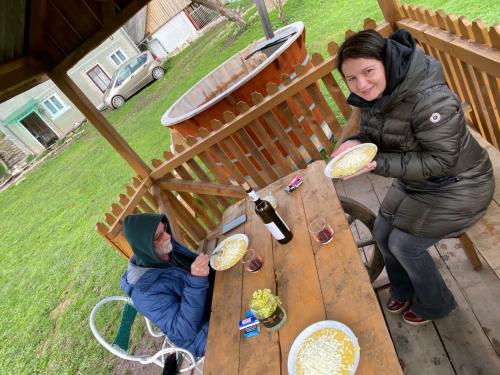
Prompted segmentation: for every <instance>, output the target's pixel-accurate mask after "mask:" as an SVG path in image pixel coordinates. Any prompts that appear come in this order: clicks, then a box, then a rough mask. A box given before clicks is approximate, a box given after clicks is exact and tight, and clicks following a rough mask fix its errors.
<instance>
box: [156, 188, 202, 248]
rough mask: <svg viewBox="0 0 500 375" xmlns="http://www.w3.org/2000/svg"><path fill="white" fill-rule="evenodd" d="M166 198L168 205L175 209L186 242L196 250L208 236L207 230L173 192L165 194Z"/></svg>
mask: <svg viewBox="0 0 500 375" xmlns="http://www.w3.org/2000/svg"><path fill="white" fill-rule="evenodd" d="M179 195H180V194H179ZM165 197H166V199H167V200H168V205H170V206H171V207H172V208H173V211H174V215H175V217H176V219H177V220H178V223H179V226H180V229H181V231H183V234H182V236H183V237H184V240H185V241H186V242H188V243H189V245H190V246H192V248H193V249H196V244H197V243H198V242H199V241H201V240H202V239H203V238H205V236H206V231H205V229H204V228H203V227H201V225H200V224H199V223H198V221H197V220H196V218H194V217H193V216H191V214H190V213H189V211H188V210H187V209H186V208H185V207H184V205H183V204H182V203H181V202H180V201H179V200H178V199H177V198H176V196H175V195H174V194H173V193H172V192H171V191H168V192H165ZM181 233H182V232H181Z"/></svg>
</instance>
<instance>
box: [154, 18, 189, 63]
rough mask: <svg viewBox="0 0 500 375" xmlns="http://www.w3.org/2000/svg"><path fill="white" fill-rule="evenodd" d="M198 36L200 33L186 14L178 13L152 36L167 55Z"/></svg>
mask: <svg viewBox="0 0 500 375" xmlns="http://www.w3.org/2000/svg"><path fill="white" fill-rule="evenodd" d="M197 36H198V31H197V30H196V29H195V28H194V26H193V24H192V23H191V21H190V20H189V18H188V17H187V16H186V14H185V13H184V12H180V13H178V14H177V15H176V16H175V17H173V18H172V19H171V20H170V21H169V22H167V23H166V24H165V25H163V26H162V27H160V28H159V29H158V30H157V31H156V32H154V33H153V34H152V35H151V38H152V39H157V40H158V41H159V42H160V43H161V44H162V46H163V47H164V48H165V50H166V51H167V53H172V52H174V51H175V50H177V49H180V48H182V47H183V45H184V44H186V43H189V42H190V41H191V40H193V39H195V38H196V37H197Z"/></svg>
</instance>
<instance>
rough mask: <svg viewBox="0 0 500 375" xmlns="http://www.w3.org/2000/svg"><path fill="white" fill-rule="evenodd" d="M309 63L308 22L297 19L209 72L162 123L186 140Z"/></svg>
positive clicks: (175, 136)
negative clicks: (237, 105) (272, 35)
mask: <svg viewBox="0 0 500 375" xmlns="http://www.w3.org/2000/svg"><path fill="white" fill-rule="evenodd" d="M308 63H309V62H308V54H307V50H306V47H305V30H304V24H303V23H302V22H295V23H293V24H291V25H288V26H285V27H283V28H281V29H279V30H277V31H275V32H274V38H272V39H268V40H267V39H261V40H259V41H257V42H254V43H252V44H251V45H250V46H249V47H247V48H245V49H244V50H243V51H241V52H239V53H237V54H236V55H234V56H233V57H231V58H230V59H228V60H226V61H225V62H224V63H223V64H221V65H220V66H218V67H217V68H216V69H214V70H213V71H212V72H210V73H209V74H207V75H206V76H205V77H204V78H203V79H202V80H201V81H199V82H198V83H197V84H196V85H195V86H193V87H192V88H191V89H190V90H189V91H188V92H186V93H185V94H184V95H183V96H182V97H181V98H179V99H178V100H177V101H176V102H175V103H174V104H173V105H172V106H171V107H170V108H169V109H168V110H167V111H166V112H165V113H164V115H163V116H162V118H161V123H162V124H163V125H165V126H167V127H169V128H170V129H171V131H172V132H171V134H172V143H173V144H177V143H182V142H181V141H180V139H181V138H180V137H179V136H178V135H181V136H182V137H186V136H195V135H197V134H198V130H199V129H200V128H201V127H204V128H207V129H209V130H211V125H210V122H211V121H212V120H213V119H218V120H221V121H222V118H223V113H224V112H225V111H232V112H233V113H235V114H236V113H237V111H236V103H238V102H239V101H245V102H246V103H248V104H249V105H251V104H252V100H251V94H252V93H253V92H255V91H258V92H260V93H262V94H263V95H265V93H266V84H267V83H268V82H274V83H279V82H280V75H281V74H283V73H286V74H289V75H291V76H292V77H293V76H294V70H295V67H296V66H297V65H301V64H306V65H307V64H308Z"/></svg>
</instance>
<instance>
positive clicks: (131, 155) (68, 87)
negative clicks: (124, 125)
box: [48, 71, 151, 178]
mask: <svg viewBox="0 0 500 375" xmlns="http://www.w3.org/2000/svg"><path fill="white" fill-rule="evenodd" d="M48 75H49V77H50V79H52V81H54V83H55V84H56V86H57V87H59V89H60V90H61V91H62V92H63V93H64V95H66V96H67V97H68V99H69V100H71V102H72V103H73V104H74V105H75V106H76V107H77V108H78V109H79V110H80V112H82V113H83V115H84V116H85V117H86V118H87V119H88V120H89V121H90V122H91V123H92V125H94V127H95V128H96V129H97V131H98V132H99V133H101V135H102V136H103V137H104V138H106V140H107V141H108V142H109V143H110V144H111V146H113V148H114V149H115V150H116V151H117V152H118V153H119V154H120V155H121V156H122V157H123V158H124V159H125V161H126V162H127V163H128V164H129V165H130V166H131V167H132V169H133V170H134V171H135V172H136V173H137V174H138V175H139V176H140V177H142V178H146V177H148V176H149V173H150V172H151V169H150V168H149V167H148V166H147V164H146V163H145V162H144V161H143V160H142V159H141V158H140V156H139V155H137V153H136V152H135V151H134V150H133V149H132V147H130V145H129V144H128V143H127V142H126V141H125V139H123V138H122V136H121V135H120V133H118V132H117V131H116V129H115V128H113V126H112V125H111V124H110V123H109V121H108V120H107V119H106V117H104V116H103V115H102V113H101V112H99V111H98V110H97V108H96V107H95V106H94V104H93V103H92V102H91V101H90V100H89V99H88V98H87V97H86V96H85V94H84V93H83V92H82V91H81V90H80V88H79V87H78V86H77V85H76V84H75V83H74V82H73V80H72V79H71V78H70V77H69V76H68V75H67V74H66V73H60V72H58V73H56V72H54V71H52V72H50V73H48Z"/></svg>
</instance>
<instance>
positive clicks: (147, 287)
mask: <svg viewBox="0 0 500 375" xmlns="http://www.w3.org/2000/svg"><path fill="white" fill-rule="evenodd" d="M123 230H124V233H125V237H126V239H127V241H128V242H129V244H130V246H131V247H132V251H133V252H134V256H133V257H132V258H131V259H130V261H129V263H128V268H127V270H126V271H125V273H124V274H123V276H122V277H121V279H120V286H121V287H122V289H123V290H124V291H125V292H126V293H127V294H128V295H129V296H130V297H131V298H132V301H133V302H134V305H135V307H136V309H137V311H139V312H140V313H141V314H142V315H144V316H146V317H147V318H148V319H149V320H151V322H153V323H154V324H155V325H156V326H157V327H158V328H159V329H160V330H161V331H162V332H163V333H165V335H167V337H168V338H169V339H170V340H171V341H172V342H173V343H174V344H175V345H176V346H179V347H181V348H184V349H187V350H189V351H191V352H192V353H193V354H194V355H195V356H197V357H200V356H203V355H204V354H205V346H206V343H207V335H208V320H209V316H210V305H211V287H210V284H211V283H210V281H209V277H208V276H209V273H210V269H209V266H208V261H209V257H208V256H207V255H205V254H200V255H197V254H195V253H193V252H192V251H190V250H189V249H188V248H186V247H185V246H183V245H182V244H180V243H179V242H177V241H176V240H175V239H174V238H173V236H172V231H171V229H170V225H169V222H168V219H167V216H165V215H162V214H149V213H141V214H134V215H129V216H127V217H126V218H125V223H124V226H123ZM211 279H212V278H211Z"/></svg>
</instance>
